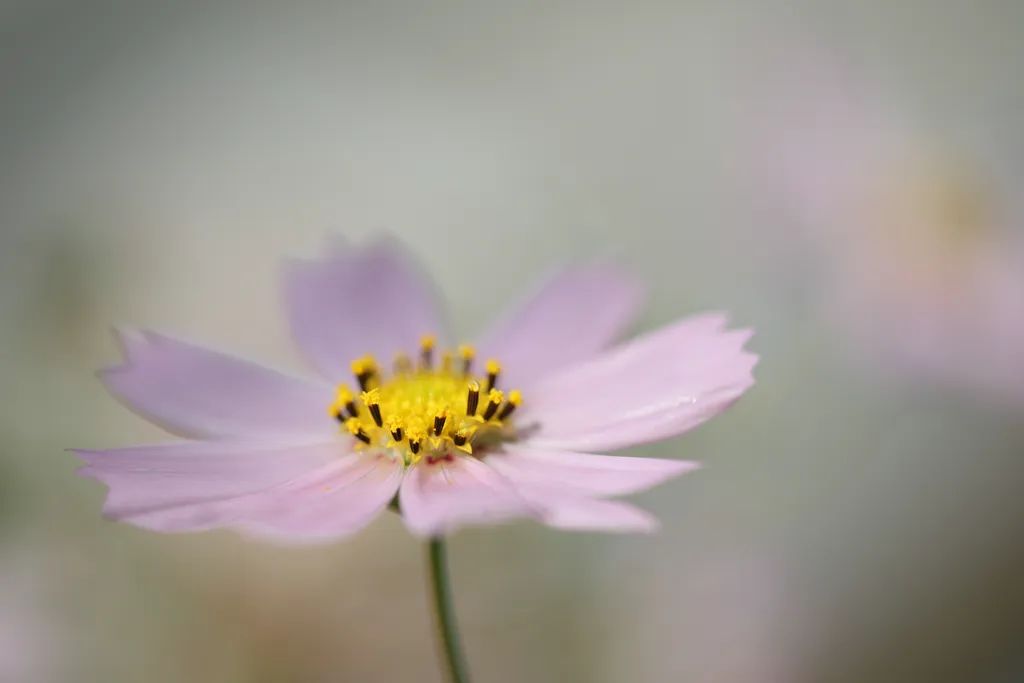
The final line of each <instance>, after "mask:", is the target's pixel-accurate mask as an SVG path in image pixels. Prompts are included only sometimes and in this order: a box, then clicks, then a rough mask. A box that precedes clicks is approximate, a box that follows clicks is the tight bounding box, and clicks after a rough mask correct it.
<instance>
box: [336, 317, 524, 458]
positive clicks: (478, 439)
mask: <svg viewBox="0 0 1024 683" xmlns="http://www.w3.org/2000/svg"><path fill="white" fill-rule="evenodd" d="M435 343H436V341H435V338H434V337H433V336H431V335H427V336H424V337H423V338H422V339H421V341H420V353H419V358H418V359H417V360H416V362H413V360H412V359H411V358H409V357H408V356H406V355H404V354H400V355H399V356H397V357H396V358H395V360H394V365H393V372H392V373H391V375H390V376H385V375H384V373H383V372H382V371H381V369H380V368H379V367H378V365H377V362H376V360H375V359H374V358H373V356H363V357H362V358H358V359H356V360H354V361H353V362H352V373H353V374H354V375H355V378H356V382H357V384H358V386H359V390H360V393H358V394H356V393H354V392H353V391H352V390H351V389H350V388H349V387H348V386H346V385H344V384H343V385H341V386H339V387H338V393H337V397H336V398H335V401H334V403H332V404H331V406H330V413H331V415H332V416H334V417H335V418H336V419H337V420H338V421H339V422H341V423H342V424H343V425H344V428H345V430H346V431H348V433H350V434H351V435H352V436H353V437H355V439H356V440H357V442H358V443H357V447H361V448H370V447H375V448H386V449H390V450H392V451H394V452H396V453H398V454H399V455H401V457H402V459H403V461H404V462H405V464H406V465H407V466H408V465H412V464H414V463H416V462H418V461H419V460H420V459H422V458H427V459H428V460H438V459H443V458H451V457H454V454H453V451H456V450H458V451H462V452H464V453H470V454H471V453H473V448H474V446H476V447H478V448H479V447H480V446H481V445H483V444H485V443H486V442H488V441H497V440H501V439H504V438H508V437H510V436H511V435H512V430H511V426H510V420H509V418H510V417H511V416H512V413H513V412H514V411H515V409H516V408H517V407H518V406H519V405H520V403H522V395H521V394H520V393H519V391H516V390H513V391H509V392H508V394H507V395H506V394H505V392H503V391H502V390H500V389H498V386H497V385H498V378H499V376H500V375H501V366H500V364H499V363H498V362H497V361H496V360H488V361H487V363H486V365H485V367H484V370H485V372H484V374H483V375H481V376H476V375H474V374H473V360H474V356H475V351H474V349H473V347H471V346H465V345H464V346H460V347H459V348H458V350H457V352H455V353H453V352H450V351H445V352H444V353H442V354H441V358H440V362H436V359H435Z"/></svg>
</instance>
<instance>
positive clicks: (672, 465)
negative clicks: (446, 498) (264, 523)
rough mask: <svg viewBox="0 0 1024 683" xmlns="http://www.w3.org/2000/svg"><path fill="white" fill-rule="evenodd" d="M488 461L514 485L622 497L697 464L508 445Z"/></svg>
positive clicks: (525, 444) (684, 471) (656, 483)
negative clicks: (556, 488)
mask: <svg viewBox="0 0 1024 683" xmlns="http://www.w3.org/2000/svg"><path fill="white" fill-rule="evenodd" d="M487 464H488V465H490V466H491V467H492V468H494V469H496V470H497V471H498V472H500V473H501V474H502V475H504V476H505V478H506V479H508V480H509V481H511V482H512V483H513V484H515V485H517V486H529V485H539V486H546V487H560V488H562V489H564V490H565V491H567V492H570V493H577V494H583V495H587V496H621V495H626V494H630V493H635V492H637V491H642V490H644V489H648V488H651V487H652V486H656V485H658V484H660V483H662V482H664V481H667V480H669V479H671V478H673V477H677V476H679V475H682V474H686V473H687V472H692V471H693V470H695V469H697V468H699V467H700V463H696V462H692V461H688V460H665V459H661V458H635V457H624V456H616V455H592V454H589V453H571V452H566V451H549V450H541V449H537V448H532V447H531V446H530V444H529V443H524V444H508V445H505V446H504V447H502V449H501V450H500V451H498V452H495V453H489V454H488V455H487Z"/></svg>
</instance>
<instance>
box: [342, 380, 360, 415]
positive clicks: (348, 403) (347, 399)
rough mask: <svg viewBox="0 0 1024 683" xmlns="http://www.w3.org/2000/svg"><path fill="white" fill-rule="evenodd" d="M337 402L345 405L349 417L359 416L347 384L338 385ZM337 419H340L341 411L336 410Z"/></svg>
mask: <svg viewBox="0 0 1024 683" xmlns="http://www.w3.org/2000/svg"><path fill="white" fill-rule="evenodd" d="M338 403H339V404H340V405H342V406H344V407H345V410H347V411H348V416H349V417H359V409H358V408H357V407H356V398H355V396H353V395H352V392H351V391H350V390H349V388H348V387H347V386H345V385H344V384H342V385H341V386H340V387H338ZM338 419H341V411H340V410H339V411H338Z"/></svg>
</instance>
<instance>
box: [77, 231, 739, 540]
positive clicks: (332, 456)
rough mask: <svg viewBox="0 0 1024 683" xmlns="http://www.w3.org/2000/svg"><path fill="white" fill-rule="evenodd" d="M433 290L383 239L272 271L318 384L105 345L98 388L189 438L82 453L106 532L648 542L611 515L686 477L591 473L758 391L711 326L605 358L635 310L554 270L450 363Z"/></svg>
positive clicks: (695, 321) (576, 272)
mask: <svg viewBox="0 0 1024 683" xmlns="http://www.w3.org/2000/svg"><path fill="white" fill-rule="evenodd" d="M430 292H431V290H430V287H429V285H428V283H426V282H425V281H423V279H422V278H421V277H420V276H419V273H418V271H417V270H416V269H415V268H414V267H413V265H412V264H411V262H410V259H409V258H408V257H407V256H406V255H405V254H404V252H403V251H402V250H401V249H400V248H399V247H398V246H397V245H396V244H393V243H391V242H387V241H384V242H379V243H375V244H371V245H368V246H365V247H355V246H346V245H341V244H338V245H333V247H332V249H331V251H330V252H329V253H328V254H327V255H326V257H325V258H323V259H321V260H314V261H295V262H290V263H288V264H287V268H286V270H285V277H284V294H285V300H286V304H287V309H288V315H289V320H290V324H291V330H292V333H293V336H294V339H295V341H296V343H297V344H298V345H299V347H300V349H301V350H302V351H303V353H304V355H305V356H306V357H307V358H308V359H309V361H310V362H311V364H312V365H313V366H314V367H315V368H316V370H317V371H318V372H319V374H320V376H321V379H319V380H305V379H298V378H295V377H291V376H288V375H285V374H282V373H279V372H276V371H274V370H270V369H267V368H264V367H262V366H259V365H256V364H254V363H251V362H248V361H245V360H240V359H237V358H233V357H231V356H228V355H225V354H222V353H219V352H217V351H212V350H208V349H205V348H201V347H199V346H194V345H192V344H189V343H185V342H182V341H178V340H175V339H172V338H170V337H166V336H163V335H159V334H155V333H151V332H121V333H120V338H121V343H122V346H123V349H124V355H125V362H124V363H123V364H122V365H119V366H116V367H113V368H111V369H108V370H106V371H104V372H102V374H101V376H102V379H103V381H104V382H105V384H106V386H107V387H108V389H109V390H110V391H111V392H112V393H113V394H114V395H115V396H116V397H118V398H119V399H120V400H122V401H123V402H124V403H125V404H127V405H128V406H129V407H131V408H132V409H133V410H135V411H136V412H138V413H139V414H141V415H142V416H144V417H145V418H147V419H148V420H150V421H152V422H154V423H155V424H157V425H159V426H161V427H163V428H165V429H166V430H168V431H170V432H172V433H174V434H177V435H180V436H184V437H186V438H187V439H189V440H188V441H184V442H178V443H170V444H166V445H151V446H138V447H130V448H121V449H114V450H78V451H76V452H77V453H78V455H79V456H80V457H82V458H83V459H84V460H85V462H86V463H87V464H86V466H85V467H83V468H82V470H81V473H82V474H83V475H85V476H88V477H92V478H95V479H98V480H100V481H102V482H103V483H105V484H106V485H107V486H108V489H109V491H108V496H107V500H106V505H105V507H104V511H105V513H106V515H107V516H109V517H111V518H113V519H117V520H123V521H125V522H129V523H131V524H134V525H137V526H140V527H144V528H147V529H153V530H157V531H166V532H173V531H196V530H204V529H211V528H217V527H228V528H234V529H237V530H240V531H243V532H246V533H250V534H255V535H260V536H269V537H275V538H278V539H282V540H297V541H303V540H305V541H316V540H329V539H334V538H338V537H343V536H346V535H348V534H351V533H353V532H356V531H358V530H359V529H361V528H363V527H364V526H366V525H367V524H368V523H369V522H370V521H371V520H373V518H374V517H376V516H377V515H378V514H379V513H380V512H381V511H382V510H384V509H385V508H387V507H388V506H389V505H393V506H394V507H396V508H397V509H398V510H400V512H401V515H402V518H403V520H404V521H405V524H406V525H407V526H408V528H409V529H410V530H411V531H412V532H413V533H414V534H417V535H420V536H428V537H434V536H439V535H443V534H447V533H449V532H451V531H453V530H455V529H457V528H459V527H461V526H464V525H468V524H485V523H494V522H500V521H505V520H509V519H513V518H532V519H535V520H538V521H540V522H543V523H545V524H548V525H550V526H553V527H558V528H562V529H579V530H601V531H650V530H652V529H653V528H654V527H655V525H656V522H655V520H654V519H652V517H651V516H649V515H648V514H647V513H645V512H643V511H641V510H639V509H638V508H636V507H634V506H632V505H629V504H628V503H624V502H621V501H616V500H610V498H611V497H613V496H619V495H623V494H629V493H633V492H636V491H640V490H643V489H646V488H648V487H651V486H654V485H655V484H658V483H660V482H663V481H665V480H667V479H669V478H671V477H675V476H677V475H681V474H684V473H686V472H690V471H692V470H693V469H695V468H696V467H697V464H696V463H693V462H687V461H680V460H662V459H651V458H639V457H624V456H612V455H600V454H598V453H600V452H602V451H610V450H615V449H620V448H624V447H627V446H631V445H633V444H639V443H644V442H650V441H656V440H659V439H665V438H668V437H671V436H674V435H677V434H680V433H682V432H685V431H687V430H689V429H692V428H693V427H695V426H697V425H698V424H700V423H702V422H704V421H705V420H707V419H708V418H710V417H712V416H714V415H716V414H717V413H719V412H721V411H722V410H724V409H725V408H726V407H727V406H729V405H730V404H731V403H732V402H734V401H735V400H736V399H737V398H738V397H739V396H740V395H741V394H742V393H743V392H744V391H746V389H747V388H749V387H750V386H751V384H752V383H753V379H752V376H751V370H752V368H753V367H754V364H755V362H756V357H755V356H754V355H752V354H750V353H748V352H746V351H744V350H743V346H744V344H745V343H746V341H747V339H748V338H749V336H750V334H749V332H748V331H742V330H741V331H726V330H725V322H726V321H725V318H724V317H723V316H721V315H717V314H712V315H704V316H700V317H694V318H688V319H684V320H682V321H680V322H677V323H674V324H672V325H669V326H667V327H665V328H663V329H660V330H657V331H654V332H651V333H648V334H646V335H643V336H641V337H639V338H636V339H634V340H632V341H630V342H627V343H624V344H621V345H619V346H616V347H614V348H612V349H611V350H610V351H604V349H605V347H607V346H608V345H609V344H610V343H611V342H612V341H613V340H614V338H615V337H617V336H618V334H619V333H620V332H621V330H622V329H623V328H624V326H625V325H627V324H628V322H629V321H630V320H631V318H632V316H633V313H634V311H635V310H636V308H637V306H638V304H639V301H640V292H639V288H638V287H637V285H636V284H635V283H634V282H633V281H632V280H630V279H629V278H627V277H625V276H624V275H622V274H620V273H619V272H617V271H615V270H613V269H612V268H610V267H608V266H603V265H591V266H582V267H576V268H572V269H569V270H566V271H564V272H561V273H560V274H558V275H557V276H556V277H554V278H553V279H551V280H550V281H548V282H547V283H546V284H544V286H543V287H541V288H540V290H539V291H537V292H536V294H535V295H533V296H532V297H531V298H528V299H527V300H526V301H525V302H524V303H523V304H522V305H521V306H519V307H518V308H516V309H514V310H513V311H512V312H511V313H510V314H509V315H507V316H505V317H503V318H501V319H500V320H499V321H498V322H497V323H496V324H495V325H494V326H493V327H492V328H491V329H490V330H489V331H488V332H486V333H485V334H484V335H483V336H481V337H480V338H479V340H478V341H477V343H476V344H475V345H472V346H471V345H461V346H456V347H450V346H449V345H448V337H447V335H446V331H445V326H444V325H443V324H442V317H441V315H440V314H439V312H438V308H437V306H436V304H435V302H434V300H433V299H432V297H431V293H430Z"/></svg>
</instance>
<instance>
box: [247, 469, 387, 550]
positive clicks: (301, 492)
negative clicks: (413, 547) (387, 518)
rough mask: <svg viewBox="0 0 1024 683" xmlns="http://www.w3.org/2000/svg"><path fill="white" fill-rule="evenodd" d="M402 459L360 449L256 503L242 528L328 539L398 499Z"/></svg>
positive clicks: (360, 525)
mask: <svg viewBox="0 0 1024 683" xmlns="http://www.w3.org/2000/svg"><path fill="white" fill-rule="evenodd" d="M402 474H403V467H402V463H401V462H400V461H399V460H398V459H397V458H395V457H393V456H392V455H390V454H387V453H384V452H372V451H371V452H360V453H357V454H354V455H350V456H347V457H345V458H342V459H339V460H338V462H335V463H332V464H331V465H328V466H327V467H324V468H322V469H321V470H319V471H317V472H313V473H311V474H310V475H309V476H306V477H303V478H301V479H298V480H296V481H293V482H289V483H288V484H285V485H283V486H280V487H277V488H276V489H274V490H273V491H271V492H269V494H268V495H263V496H260V499H259V500H258V501H254V502H255V504H256V506H257V508H258V509H257V510H256V511H253V512H252V513H250V514H248V515H246V520H245V521H244V522H243V523H241V524H239V525H238V526H239V527H240V528H242V529H243V530H245V531H247V532H249V533H253V534H256V535H259V536H264V537H270V538H274V539H277V540H291V541H303V542H310V541H314V542H315V541H328V540H335V539H338V538H342V537H344V536H349V535H351V534H353V533H355V532H357V531H359V530H361V529H362V528H363V527H365V526H366V525H367V524H369V523H370V522H372V521H373V520H374V519H375V518H376V517H377V515H379V514H380V513H381V512H383V511H384V508H386V507H387V505H388V504H389V503H390V502H391V501H392V500H393V499H394V497H395V494H396V493H397V492H398V487H399V484H401V482H402Z"/></svg>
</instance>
